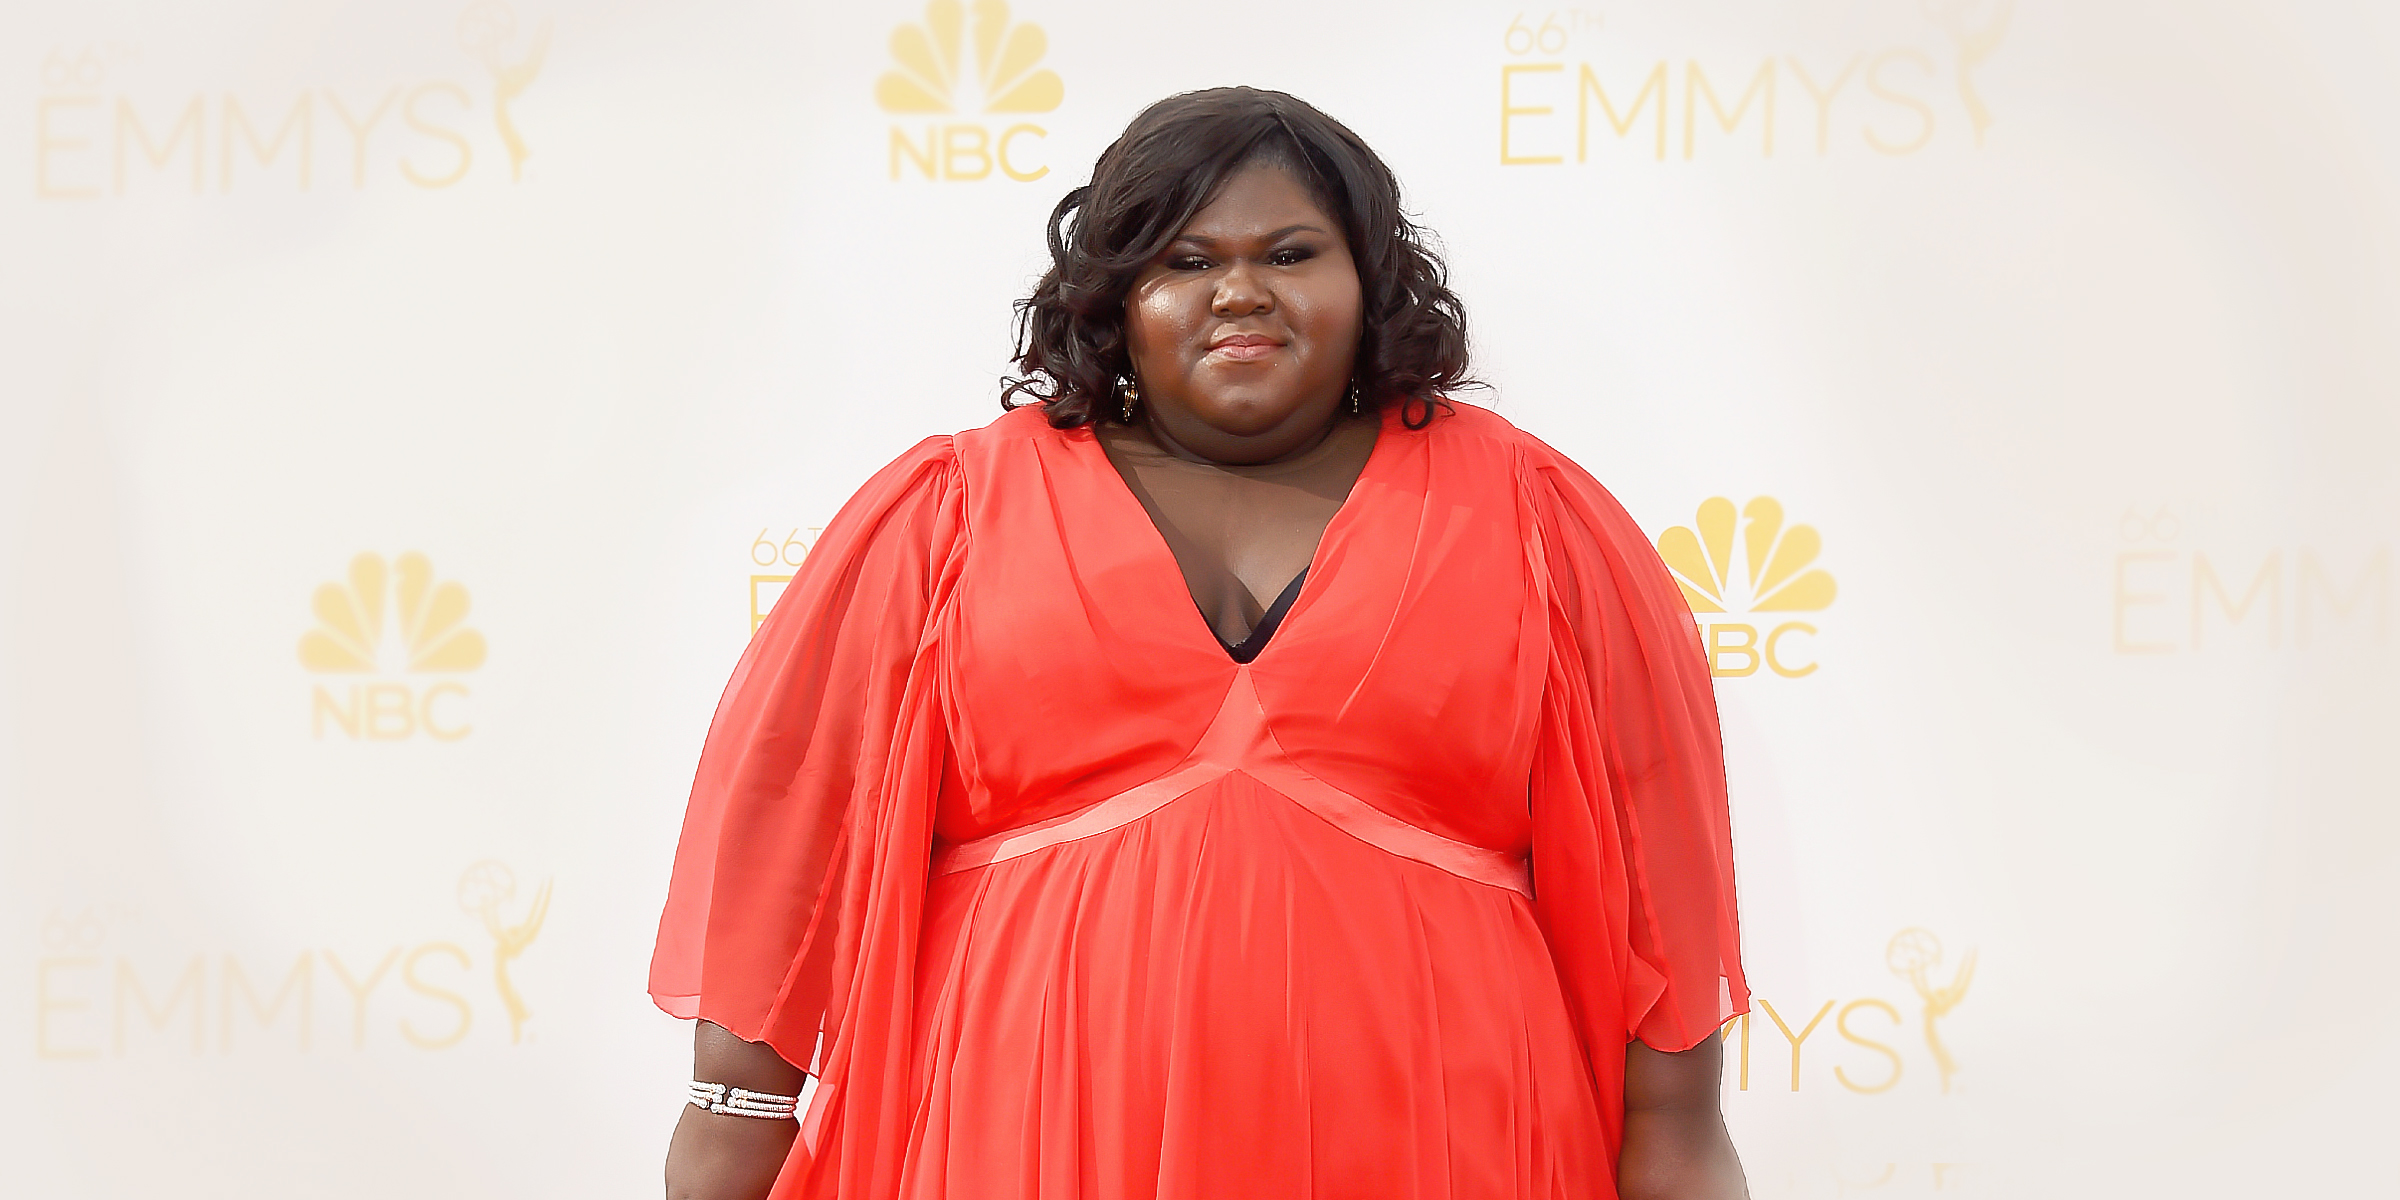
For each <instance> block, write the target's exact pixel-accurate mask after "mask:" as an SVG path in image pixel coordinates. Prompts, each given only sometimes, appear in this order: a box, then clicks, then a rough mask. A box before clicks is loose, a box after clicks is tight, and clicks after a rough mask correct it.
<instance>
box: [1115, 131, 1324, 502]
mask: <svg viewBox="0 0 2400 1200" xmlns="http://www.w3.org/2000/svg"><path fill="white" fill-rule="evenodd" d="M1360 328H1361V325H1360V315H1359V283H1358V267H1357V265H1356V264H1355V263H1353V262H1352V261H1351V259H1350V243H1349V241H1348V240H1347V239H1346V238H1345V237H1344V236H1343V231H1342V226H1341V223H1340V222H1338V221H1336V220H1334V219H1333V217H1331V216H1329V215H1327V214H1326V213H1325V212H1324V211H1323V210H1321V209H1319V208H1318V207H1317V204H1316V201H1314V200H1312V199H1311V198H1310V197H1309V194H1308V189H1306V188H1305V187H1303V186H1301V184H1300V181H1299V180H1297V179H1295V178H1293V177H1292V175H1291V173H1290V172H1288V171H1286V170H1284V169H1283V168H1282V167H1279V166H1271V165H1265V164H1253V165H1250V166H1247V167H1243V168H1241V169H1240V170H1238V171H1236V172H1234V173H1233V175H1232V176H1230V177H1229V178H1227V179H1226V181H1225V186H1224V187H1223V188H1221V189H1220V190H1219V191H1218V192H1217V195H1216V197H1215V198H1214V199H1212V200H1210V201H1209V202H1208V205H1207V206H1206V207H1204V208H1202V209H1201V210H1200V211H1199V212H1198V213H1197V214H1195V215H1194V216H1193V217H1192V221H1191V224H1189V225H1186V226H1184V228H1183V232H1182V233H1181V234H1180V235H1178V236H1177V237H1176V239H1175V240H1174V241H1173V242H1170V243H1168V245H1167V248H1166V250H1165V251H1164V252H1163V253H1161V254H1160V255H1159V257H1158V259H1157V260H1156V261H1154V262H1152V263H1151V264H1150V265H1149V266H1148V267H1146V268H1144V269H1143V271H1142V273H1141V274H1140V275H1139V276H1136V277H1135V279H1134V284H1133V291H1132V293H1131V294H1130V295H1128V296H1127V297H1126V299H1125V342H1126V348H1127V350H1128V351H1129V352H1130V354H1131V356H1132V358H1133V371H1134V380H1135V382H1136V383H1137V384H1138V385H1139V386H1140V388H1141V393H1142V406H1143V408H1144V409H1145V410H1146V415H1147V418H1148V420H1149V423H1150V427H1151V430H1152V432H1153V433H1156V434H1163V435H1164V440H1166V441H1167V442H1169V443H1170V445H1171V446H1172V447H1175V448H1180V449H1182V450H1185V451H1188V452H1189V453H1191V454H1193V455H1197V456H1199V457H1201V458H1205V459H1209V460H1212V461H1215V462H1235V463H1253V462H1266V461H1269V460H1271V459H1276V458H1280V457H1283V456H1284V455H1287V454H1291V453H1294V452H1296V451H1299V450H1304V449H1306V448H1308V447H1309V446H1311V445H1314V444H1315V443H1316V441H1317V439H1318V437H1319V436H1320V435H1321V434H1322V433H1323V432H1324V430H1325V429H1326V427H1327V426H1328V425H1329V424H1330V423H1331V422H1332V420H1333V419H1334V417H1335V416H1337V415H1338V414H1339V413H1340V412H1341V410H1342V404H1343V400H1344V397H1345V396H1346V395H1347V393H1348V390H1349V385H1350V366H1351V362H1352V360H1353V359H1355V358H1356V357H1357V354H1358V338H1359V331H1360Z"/></svg>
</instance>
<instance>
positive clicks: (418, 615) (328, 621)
mask: <svg viewBox="0 0 2400 1200" xmlns="http://www.w3.org/2000/svg"><path fill="white" fill-rule="evenodd" d="M387 579H388V580H389V581H390V582H389V583H388V585H387V583H386V580H387ZM387 589H388V591H389V593H390V594H391V595H392V597H393V598H394V599H396V600H398V601H399V604H398V612H397V614H396V615H397V616H398V617H399V618H400V620H399V628H398V631H397V632H398V633H399V634H400V638H401V644H402V647H403V648H404V651H405V654H406V661H407V665H408V669H409V670H411V671H472V670H474V669H475V668H477V667H480V666H482V665H483V655H484V644H483V635H482V634H480V633H477V632H475V631H474V630H472V629H468V628H465V625H466V620H467V589H466V588H465V587H463V586H461V585H459V584H458V583H456V582H445V583H440V584H436V583H435V582H434V581H433V563H432V561H431V560H430V559H427V558H426V557H425V556H424V555H422V554H419V553H417V552H415V551H413V550H412V551H409V552H408V553H406V554H403V555H401V556H400V557H399V558H397V559H395V560H393V562H392V564H391V568H390V569H389V570H387V569H386V568H385V566H384V561H383V556H382V555H380V554H361V555H359V556H358V557H357V558H354V559H351V560H350V577H349V579H348V581H347V582H334V583H326V584H321V585H319V586H318V588H317V594H316V597H315V600H314V603H313V607H314V608H315V609H316V614H317V627H316V628H315V629H311V630H309V631H308V632H307V633H306V634H303V635H302V636H301V638H300V662H301V665H303V666H306V667H307V668H308V669H309V670H311V671H372V670H374V669H375V668H376V656H377V652H378V651H379V650H380V649H381V647H382V644H383V641H384V636H383V614H384V599H385V596H386V594H387Z"/></svg>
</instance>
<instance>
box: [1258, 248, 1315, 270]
mask: <svg viewBox="0 0 2400 1200" xmlns="http://www.w3.org/2000/svg"><path fill="white" fill-rule="evenodd" d="M1316 256H1317V252H1316V251H1314V250H1311V249H1309V248H1308V247H1306V246H1285V247H1284V248H1283V249H1281V250H1277V251H1276V252H1275V253H1273V254H1270V255H1268V256H1267V261H1268V262H1269V263H1271V264H1273V265H1275V266H1278V267H1289V266H1293V265H1295V264H1298V263H1304V262H1307V261H1308V260H1309V259H1312V258H1315V257H1316Z"/></svg>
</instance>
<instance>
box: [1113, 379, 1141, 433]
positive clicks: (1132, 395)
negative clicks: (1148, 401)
mask: <svg viewBox="0 0 2400 1200" xmlns="http://www.w3.org/2000/svg"><path fill="white" fill-rule="evenodd" d="M1117 399H1118V400H1119V401H1121V402H1122V403H1121V404H1120V405H1119V406H1118V408H1117V418H1118V419H1119V420H1121V421H1123V422H1125V423H1126V424H1128V425H1131V424H1133V406H1134V405H1136V404H1139V403H1141V402H1142V389H1140V388H1138V387H1135V386H1134V385H1133V381H1132V380H1130V379H1128V380H1126V381H1125V382H1123V383H1121V384H1119V385H1117Z"/></svg>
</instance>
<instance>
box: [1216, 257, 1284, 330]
mask: <svg viewBox="0 0 2400 1200" xmlns="http://www.w3.org/2000/svg"><path fill="white" fill-rule="evenodd" d="M1274 307H1275V295H1274V293H1273V292H1272V291H1270V290H1268V288H1267V286H1266V281H1265V280H1263V279H1261V278H1259V276H1258V273H1257V272H1256V271H1255V270H1253V269H1252V268H1251V266H1250V264H1249V263H1246V262H1236V263H1234V264H1233V265H1232V266H1230V267H1227V268H1226V269H1225V273H1224V274H1223V275H1220V276H1218V277H1217V292H1216V295H1215V296H1213V297H1211V298H1210V303H1209V311H1210V312H1211V313H1213V314H1215V315H1217V316H1219V317H1224V318H1233V317H1246V316H1249V315H1251V314H1252V313H1261V312H1267V311H1270V310H1272V309H1273V308H1274Z"/></svg>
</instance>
